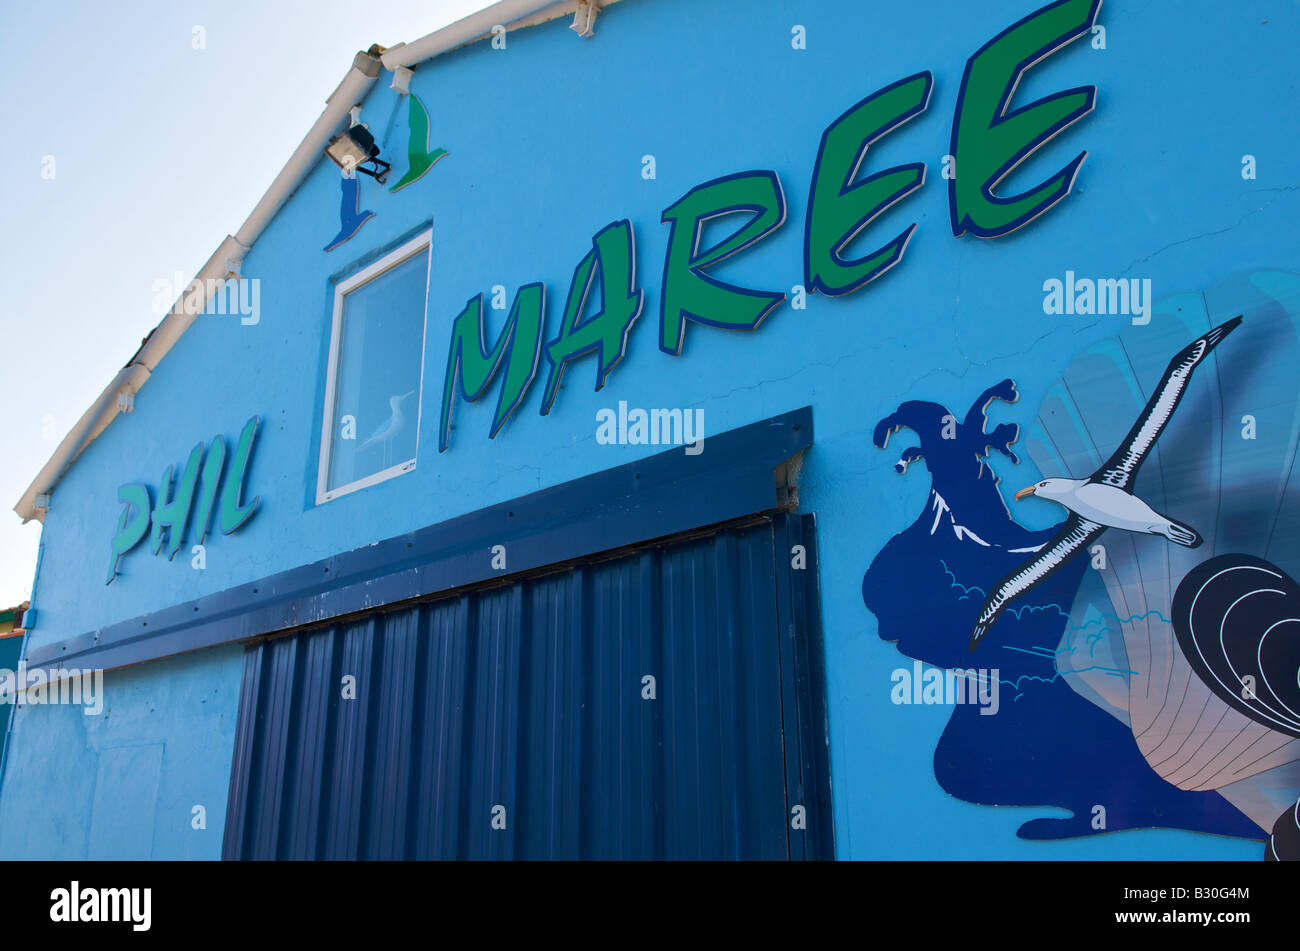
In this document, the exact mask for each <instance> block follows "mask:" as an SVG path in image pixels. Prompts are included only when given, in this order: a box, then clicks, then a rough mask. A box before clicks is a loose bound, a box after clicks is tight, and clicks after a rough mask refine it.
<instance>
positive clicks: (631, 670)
mask: <svg viewBox="0 0 1300 951" xmlns="http://www.w3.org/2000/svg"><path fill="white" fill-rule="evenodd" d="M811 529H812V524H811V516H805V517H803V519H800V518H798V517H797V516H788V515H777V516H770V517H767V516H764V517H757V518H752V519H749V520H745V521H743V522H740V523H733V524H730V525H728V526H724V527H718V528H714V529H711V530H708V531H703V532H699V533H694V534H692V535H690V536H686V537H682V536H679V537H676V538H673V539H668V540H663V541H659V542H654V543H647V544H645V545H640V546H636V547H634V548H630V549H625V550H622V551H618V552H612V553H607V554H605V555H602V556H597V557H594V558H588V559H583V560H582V561H579V562H575V563H571V564H567V565H563V566H558V567H556V568H552V569H548V570H543V571H538V572H533V573H531V574H529V575H526V576H511V577H506V578H503V579H502V580H501V581H500V582H496V583H490V584H484V585H479V586H476V587H473V588H469V589H464V590H462V591H459V592H455V593H452V594H449V595H447V596H443V597H440V598H437V599H434V600H431V601H427V602H424V603H418V604H407V605H402V606H398V607H395V608H394V609H389V610H384V611H377V612H375V613H373V614H370V615H367V616H365V617H361V618H356V619H352V620H349V621H347V622H345V623H338V624H333V625H330V626H328V627H318V628H315V629H308V630H302V631H298V632H293V633H290V634H288V635H284V636H279V637H275V638H270V639H263V640H260V641H257V642H254V643H253V644H251V645H250V646H249V648H248V651H247V654H246V656H245V668H244V685H243V695H242V698H241V709H240V722H239V727H238V732H237V737H236V748H235V760H234V768H233V770H232V775H231V792H230V801H229V810H228V816H227V822H226V837H225V849H224V851H225V857H227V858H248V859H271V858H323V859H335V858H337V859H355V858H366V859H403V858H414V859H424V858H432V859H453V858H461V859H483V858H502V859H508V858H526V859H543V858H544V859H578V858H582V859H619V858H623V859H639V858H672V859H693V858H746V859H748V858H754V859H760V858H765V859H774V858H782V859H783V858H788V857H797V858H804V857H809V858H817V857H824V858H829V857H831V853H832V844H831V837H830V822H831V817H830V802H829V783H828V778H827V773H826V758H825V709H824V705H823V703H822V700H821V697H822V690H821V681H820V662H821V645H820V641H819V639H818V635H817V618H816V607H817V594H816V577H817V572H816V563H815V557H814V556H815V552H814V551H813V550H812V549H813V545H812V531H811ZM795 544H804V545H805V546H806V547H807V548H808V550H809V561H808V566H807V568H806V569H803V570H795V569H792V568H791V559H790V550H791V547H792V546H793V545H795ZM345 675H350V676H352V677H354V678H355V695H356V699H344V698H343V678H344V676H345ZM647 675H649V676H652V677H654V689H655V698H654V699H643V697H642V694H643V690H644V689H646V688H645V687H644V686H643V678H644V677H646V676H647ZM796 806H802V807H803V809H804V812H805V814H806V820H805V821H806V831H805V830H803V829H797V828H796V829H792V828H791V817H792V810H793V809H794V808H795V807H796ZM494 818H495V820H496V821H495V823H494ZM502 822H504V826H505V828H504V829H500V828H496V826H499V825H501V824H502Z"/></svg>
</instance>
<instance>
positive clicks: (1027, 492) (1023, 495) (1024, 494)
mask: <svg viewBox="0 0 1300 951" xmlns="http://www.w3.org/2000/svg"><path fill="white" fill-rule="evenodd" d="M1034 488H1035V487H1034V486H1032V485H1031V486H1030V487H1029V488H1027V489H1021V490H1020V491H1019V492H1017V493H1016V499H1017V500H1019V499H1027V498H1029V497H1030V496H1031V495H1033V494H1034Z"/></svg>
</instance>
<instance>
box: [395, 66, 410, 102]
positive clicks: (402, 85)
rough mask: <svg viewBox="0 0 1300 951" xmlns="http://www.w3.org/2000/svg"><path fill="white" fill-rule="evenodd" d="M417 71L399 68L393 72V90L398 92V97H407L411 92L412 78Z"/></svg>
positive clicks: (405, 67)
mask: <svg viewBox="0 0 1300 951" xmlns="http://www.w3.org/2000/svg"><path fill="white" fill-rule="evenodd" d="M414 75H415V71H414V70H413V69H411V68H410V67H409V66H398V67H397V68H396V69H395V70H393V86H392V88H393V89H396V90H397V93H398V95H401V96H405V95H407V94H408V93H410V91H411V77H412V76H414Z"/></svg>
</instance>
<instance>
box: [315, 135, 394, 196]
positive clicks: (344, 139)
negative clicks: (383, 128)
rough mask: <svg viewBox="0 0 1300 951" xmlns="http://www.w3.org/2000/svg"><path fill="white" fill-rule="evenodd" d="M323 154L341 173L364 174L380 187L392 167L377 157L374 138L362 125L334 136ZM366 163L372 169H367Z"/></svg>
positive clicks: (377, 147)
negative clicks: (370, 165)
mask: <svg viewBox="0 0 1300 951" xmlns="http://www.w3.org/2000/svg"><path fill="white" fill-rule="evenodd" d="M325 154H326V155H328V156H329V157H330V159H331V160H332V161H333V162H334V164H335V165H337V166H338V167H339V168H341V169H343V171H345V172H365V173H366V174H367V175H369V176H370V177H371V178H373V179H374V180H375V181H377V182H379V184H381V185H382V184H384V180H385V179H386V178H387V177H388V170H389V169H390V168H392V167H393V166H392V165H390V164H389V163H388V162H385V161H384V160H383V159H381V158H380V157H379V146H377V145H375V137H374V136H373V135H371V134H370V130H369V129H367V128H366V127H365V126H364V125H354V126H353V127H352V128H350V129H348V130H347V131H346V132H344V133H343V134H342V135H336V136H334V138H332V139H330V140H329V144H328V145H326V146H325ZM367 163H371V164H372V165H373V168H368V167H367Z"/></svg>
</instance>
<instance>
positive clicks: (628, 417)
mask: <svg viewBox="0 0 1300 951" xmlns="http://www.w3.org/2000/svg"><path fill="white" fill-rule="evenodd" d="M596 424H597V425H596V442H598V443H599V444H600V445H602V446H614V445H617V446H646V445H650V446H659V445H665V446H685V447H686V455H688V456H698V455H699V454H700V453H702V452H703V451H704V410H702V409H696V410H690V409H686V410H681V409H652V410H644V409H635V408H634V409H631V410H629V409H628V408H627V400H619V401H618V412H617V413H616V412H614V411H613V410H612V409H610V408H608V407H606V408H605V409H602V410H599V411H597V413H596Z"/></svg>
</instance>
